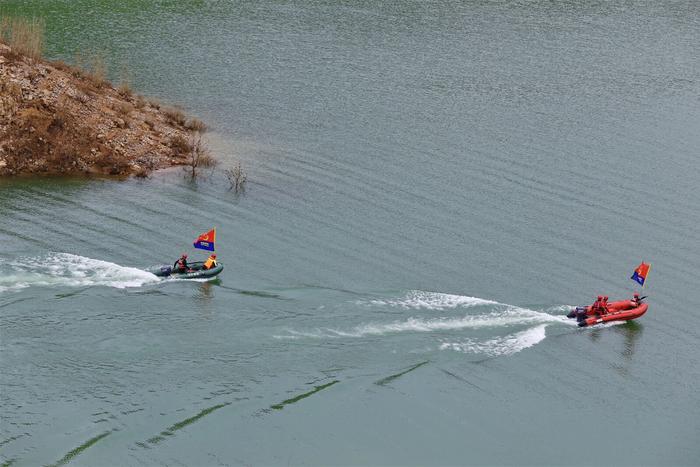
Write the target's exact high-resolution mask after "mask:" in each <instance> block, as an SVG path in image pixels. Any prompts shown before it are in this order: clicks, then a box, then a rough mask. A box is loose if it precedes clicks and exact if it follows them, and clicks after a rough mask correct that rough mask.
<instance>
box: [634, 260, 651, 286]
mask: <svg viewBox="0 0 700 467" xmlns="http://www.w3.org/2000/svg"><path fill="white" fill-rule="evenodd" d="M649 269H651V264H647V263H645V262H644V261H642V264H640V265H639V266H637V269H635V270H634V274H632V277H630V279H632V280H633V281H635V282H637V283H638V284H639V285H641V286H642V287H643V286H644V281H645V280H646V279H647V275H648V274H649Z"/></svg>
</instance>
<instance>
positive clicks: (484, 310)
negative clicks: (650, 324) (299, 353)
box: [274, 290, 576, 356]
mask: <svg viewBox="0 0 700 467" xmlns="http://www.w3.org/2000/svg"><path fill="white" fill-rule="evenodd" d="M355 304H357V305H369V306H370V307H388V308H401V309H405V310H411V312H412V313H415V314H419V313H420V312H421V311H425V312H431V314H430V315H429V316H423V317H420V316H411V317H407V318H405V319H401V320H394V321H391V322H370V323H363V324H359V325H357V326H355V327H352V328H348V329H335V328H330V327H322V328H315V329H306V330H298V329H287V330H286V333H284V334H281V335H275V336H274V337H275V338H277V339H305V338H307V339H342V338H364V337H382V336H387V337H388V336H391V335H398V334H407V333H413V334H416V335H425V337H424V338H423V339H425V338H428V339H432V338H434V336H437V337H438V339H439V342H440V344H439V347H438V348H439V349H440V350H452V351H458V352H462V353H473V354H481V355H487V356H503V355H511V354H513V353H516V352H520V351H521V350H524V349H527V348H529V347H532V346H534V345H536V344H537V343H539V342H541V341H542V340H544V339H545V337H546V333H545V329H546V327H547V326H549V325H552V324H557V323H559V324H564V325H568V326H575V325H576V323H575V322H574V321H572V320H569V319H567V318H566V317H565V316H563V315H562V314H560V313H562V312H563V311H566V310H568V309H570V307H569V306H566V305H558V306H553V307H549V308H546V309H544V310H543V311H537V310H532V309H528V308H522V307H517V306H513V305H508V304H504V303H499V302H496V301H493V300H486V299H482V298H478V297H471V296H462V295H452V294H442V293H438V292H423V291H417V290H413V291H410V292H408V293H407V294H406V295H405V296H403V297H398V298H387V299H373V300H369V301H356V302H355ZM462 310H463V312H462V313H460V316H449V315H447V316H435V313H434V312H436V311H437V312H441V311H442V312H448V313H449V312H452V314H453V313H454V311H457V312H459V311H462ZM504 331H506V333H504ZM455 332H463V333H468V334H472V335H474V336H471V335H468V336H465V337H464V338H461V337H459V336H454V334H455ZM448 335H449V336H452V337H446V336H448Z"/></svg>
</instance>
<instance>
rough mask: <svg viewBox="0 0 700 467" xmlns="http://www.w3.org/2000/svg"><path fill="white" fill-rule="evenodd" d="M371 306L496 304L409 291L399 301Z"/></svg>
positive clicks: (375, 302) (432, 307)
mask: <svg viewBox="0 0 700 467" xmlns="http://www.w3.org/2000/svg"><path fill="white" fill-rule="evenodd" d="M369 303H370V304H371V305H379V306H393V307H400V308H405V309H428V310H445V309H450V308H468V307H473V306H478V305H497V304H498V302H494V301H491V300H484V299H483V298H477V297H469V296H467V295H452V294H446V293H439V292H424V291H422V290H411V291H410V292H408V294H406V296H405V297H403V298H399V299H383V300H382V299H378V300H370V301H369Z"/></svg>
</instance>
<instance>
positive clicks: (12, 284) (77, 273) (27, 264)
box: [0, 253, 159, 292]
mask: <svg viewBox="0 0 700 467" xmlns="http://www.w3.org/2000/svg"><path fill="white" fill-rule="evenodd" d="M7 266H9V271H7V272H6V273H4V274H0V292H3V291H10V290H18V289H22V288H26V287H32V286H72V287H81V286H96V285H97V286H99V285H101V286H106V287H116V288H120V289H121V288H126V287H140V286H142V285H144V284H147V283H151V282H157V281H158V280H159V278H158V277H157V276H155V275H153V274H151V273H150V272H147V271H143V270H141V269H137V268H131V267H126V266H120V265H118V264H115V263H110V262H108V261H102V260H99V259H93V258H86V257H84V256H79V255H73V254H70V253H52V254H49V255H47V256H45V257H40V258H26V259H23V260H19V261H13V262H11V263H9V264H8V265H7Z"/></svg>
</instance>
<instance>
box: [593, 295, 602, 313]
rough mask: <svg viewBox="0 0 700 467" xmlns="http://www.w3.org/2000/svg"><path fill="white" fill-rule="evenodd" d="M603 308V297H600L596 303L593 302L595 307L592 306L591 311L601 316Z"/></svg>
mask: <svg viewBox="0 0 700 467" xmlns="http://www.w3.org/2000/svg"><path fill="white" fill-rule="evenodd" d="M602 307H603V296H602V295H598V298H597V299H596V301H595V302H593V305H591V311H592V312H593V313H595V314H600V310H601V308H602Z"/></svg>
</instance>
